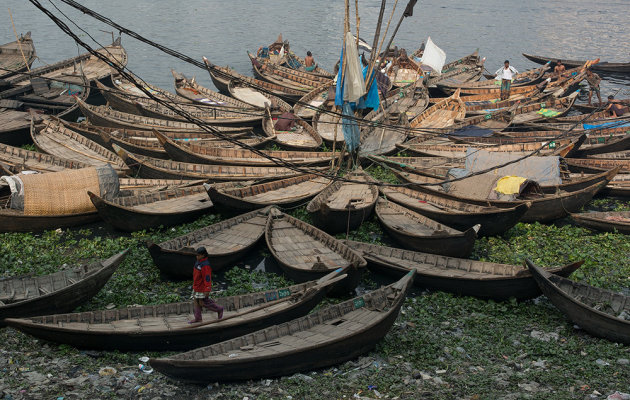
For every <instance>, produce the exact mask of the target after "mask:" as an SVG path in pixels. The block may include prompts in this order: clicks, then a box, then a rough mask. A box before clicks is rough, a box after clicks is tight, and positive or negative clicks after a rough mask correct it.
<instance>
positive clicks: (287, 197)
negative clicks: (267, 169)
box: [206, 174, 331, 212]
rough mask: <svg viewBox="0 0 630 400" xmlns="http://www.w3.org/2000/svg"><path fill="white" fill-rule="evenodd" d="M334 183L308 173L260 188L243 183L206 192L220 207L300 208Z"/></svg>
mask: <svg viewBox="0 0 630 400" xmlns="http://www.w3.org/2000/svg"><path fill="white" fill-rule="evenodd" d="M330 182H331V181H330V179H328V178H325V177H323V176H320V175H316V174H304V175H299V176H296V177H293V178H287V179H280V180H276V181H272V182H266V183H260V184H257V185H250V184H247V185H244V184H242V183H239V182H233V183H223V184H219V185H207V186H206V189H207V190H208V196H210V199H211V200H212V203H214V205H215V206H216V207H217V208H219V209H221V208H222V209H225V210H228V211H241V212H244V211H251V210H255V209H257V208H261V207H265V206H269V205H275V206H278V207H284V208H292V207H296V206H299V205H301V204H303V203H305V202H307V201H308V200H310V199H311V198H313V196H316V195H317V194H318V193H320V192H321V191H322V190H324V189H325V188H326V187H327V186H328V185H329V184H330Z"/></svg>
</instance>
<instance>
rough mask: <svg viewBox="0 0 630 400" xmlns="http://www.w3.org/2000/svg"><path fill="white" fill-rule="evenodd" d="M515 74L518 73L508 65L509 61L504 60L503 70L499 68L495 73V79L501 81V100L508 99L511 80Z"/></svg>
mask: <svg viewBox="0 0 630 400" xmlns="http://www.w3.org/2000/svg"><path fill="white" fill-rule="evenodd" d="M516 74H518V71H517V70H516V68H514V67H512V66H511V65H510V61H509V60H505V62H504V63H503V68H499V70H498V71H497V72H496V74H495V75H496V78H495V79H497V80H500V81H501V100H507V99H508V98H510V88H511V87H512V80H513V79H514V75H516Z"/></svg>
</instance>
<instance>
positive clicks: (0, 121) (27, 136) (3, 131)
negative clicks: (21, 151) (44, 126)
mask: <svg viewBox="0 0 630 400" xmlns="http://www.w3.org/2000/svg"><path fill="white" fill-rule="evenodd" d="M12 103H13V104H12V105H14V106H15V107H12V108H8V107H6V100H2V103H0V104H1V105H2V106H0V143H3V144H8V145H11V146H22V145H25V144H30V143H31V118H32V115H31V114H30V113H28V112H26V111H22V109H23V106H22V104H20V102H18V101H17V100H14V101H12Z"/></svg>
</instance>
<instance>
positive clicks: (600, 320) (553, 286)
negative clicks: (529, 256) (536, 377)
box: [525, 260, 630, 344]
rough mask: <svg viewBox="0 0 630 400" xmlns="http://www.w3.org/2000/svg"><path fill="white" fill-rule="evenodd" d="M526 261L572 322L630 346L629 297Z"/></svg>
mask: <svg viewBox="0 0 630 400" xmlns="http://www.w3.org/2000/svg"><path fill="white" fill-rule="evenodd" d="M525 261H526V263H527V267H528V268H529V271H530V272H531V274H532V275H533V276H534V279H536V282H537V283H538V286H539V287H540V290H541V291H542V292H543V294H544V295H545V296H546V297H547V298H548V299H549V300H550V301H551V302H552V303H553V305H554V306H556V308H558V309H559V310H560V311H561V312H562V313H563V314H565V315H566V316H567V317H568V318H569V320H571V321H572V323H574V324H577V325H578V326H579V327H580V328H582V329H584V330H585V331H586V332H588V333H590V334H591V335H594V336H597V337H602V338H604V339H608V340H610V341H612V342H619V343H626V344H628V343H630V321H629V320H628V318H627V315H628V314H630V297H629V296H625V295H623V294H620V293H615V292H612V291H610V290H605V289H600V288H597V287H594V286H590V285H587V284H584V283H581V282H575V281H572V280H570V279H566V278H563V277H560V276H557V275H553V274H550V273H549V272H547V271H545V270H543V269H542V268H540V267H538V266H536V265H535V264H534V263H533V262H531V261H530V260H525ZM622 314H624V315H626V317H625V318H623V317H622V316H621V315H622Z"/></svg>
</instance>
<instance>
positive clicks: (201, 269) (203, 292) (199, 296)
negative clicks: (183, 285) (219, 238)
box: [190, 247, 223, 324]
mask: <svg viewBox="0 0 630 400" xmlns="http://www.w3.org/2000/svg"><path fill="white" fill-rule="evenodd" d="M196 253H197V262H196V263H195V266H194V268H193V293H192V298H193V312H194V315H195V319H194V320H192V321H190V323H191V324H194V323H196V322H201V308H202V307H206V308H207V309H208V310H211V311H216V312H217V314H218V319H221V318H223V307H221V306H220V305H218V304H217V303H215V302H214V301H213V300H212V299H210V291H211V290H212V268H211V267H210V262H209V261H208V251H207V250H206V248H205V247H200V248H198V249H197V251H196Z"/></svg>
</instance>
